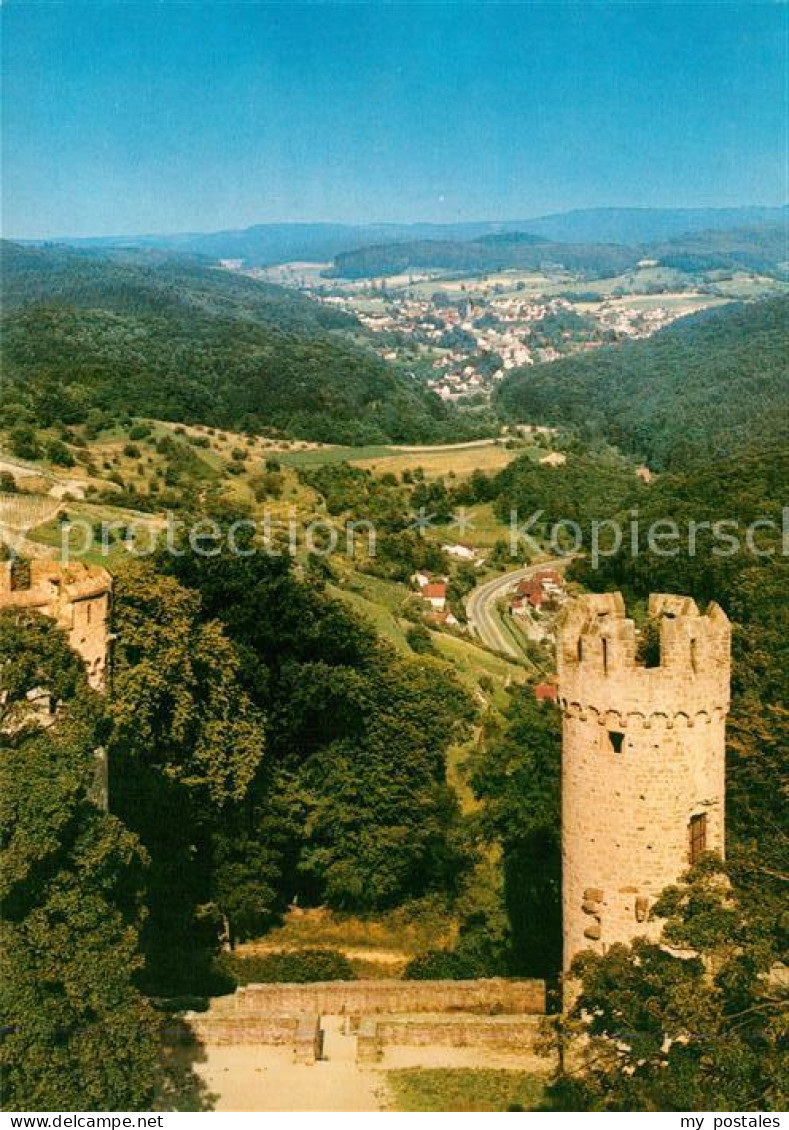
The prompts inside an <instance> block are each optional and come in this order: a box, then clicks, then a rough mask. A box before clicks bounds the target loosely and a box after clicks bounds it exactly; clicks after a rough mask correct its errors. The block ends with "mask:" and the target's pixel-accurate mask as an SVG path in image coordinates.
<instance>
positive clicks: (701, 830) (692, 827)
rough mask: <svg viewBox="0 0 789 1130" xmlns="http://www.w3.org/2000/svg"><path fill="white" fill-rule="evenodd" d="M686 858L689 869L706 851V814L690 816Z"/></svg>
mask: <svg viewBox="0 0 789 1130" xmlns="http://www.w3.org/2000/svg"><path fill="white" fill-rule="evenodd" d="M688 846H689V850H688V858H689V860H690V865H691V867H692V866H693V864H694V863H698V861H699V859H700V858H701V856H702V854H703V853H704V852H705V851H706V850H707V814H706V812H702V813H701V814H700V815H699V816H691V818H690V823H689V824H688Z"/></svg>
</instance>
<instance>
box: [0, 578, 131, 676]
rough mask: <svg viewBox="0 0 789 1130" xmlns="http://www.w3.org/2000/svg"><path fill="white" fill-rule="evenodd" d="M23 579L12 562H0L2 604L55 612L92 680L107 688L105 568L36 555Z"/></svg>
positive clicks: (49, 613) (53, 615)
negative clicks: (66, 563)
mask: <svg viewBox="0 0 789 1130" xmlns="http://www.w3.org/2000/svg"><path fill="white" fill-rule="evenodd" d="M28 570H29V572H27V575H26V576H25V577H24V579H23V580H22V581H20V580H19V579H18V577H17V574H16V573H15V571H14V565H13V563H12V562H11V561H5V562H3V563H2V564H0V609H3V608H33V609H35V610H36V611H38V612H40V613H41V614H42V615H43V616H49V617H51V618H52V619H53V620H54V621H55V622H56V624H57V625H58V627H60V628H63V629H64V631H65V632H66V635H67V636H68V642H69V645H70V646H71V647H72V648H73V650H74V651H76V652H77V654H78V655H80V656H81V658H82V660H83V662H84V664H85V668H86V670H87V673H88V682H89V683H90V685H91V686H92V687H93V688H94V689H95V690H103V688H104V682H105V678H106V674H107V656H108V652H109V626H108V616H109V607H110V592H111V589H112V581H111V578H110V575H109V573H108V572H107V570H106V569H102V568H101V567H99V566H91V565H85V564H83V563H82V562H72V563H71V564H68V565H61V564H60V563H59V562H57V561H45V560H39V559H33V560H32V561H30V562H28Z"/></svg>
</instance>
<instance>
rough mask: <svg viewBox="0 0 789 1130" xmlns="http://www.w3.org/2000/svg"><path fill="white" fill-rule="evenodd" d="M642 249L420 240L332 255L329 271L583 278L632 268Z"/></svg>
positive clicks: (516, 240)
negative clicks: (563, 273)
mask: <svg viewBox="0 0 789 1130" xmlns="http://www.w3.org/2000/svg"><path fill="white" fill-rule="evenodd" d="M641 258H642V252H641V251H639V250H638V249H636V248H629V247H624V246H621V245H619V244H614V243H609V244H605V243H589V244H575V243H555V242H554V243H552V242H549V241H548V240H543V239H535V238H534V237H533V236H532V237H528V236H527V238H524V237H523V235H522V234H521V233H517V234H515V235H514V236H508V235H501V236H497V237H496V238H495V239H484V238H483V239H477V240H473V241H472V240H465V241H456V242H450V241H441V242H439V241H437V240H424V241H421V242H417V243H390V244H385V245H381V246H376V247H364V248H361V249H360V250H358V251H349V252H347V253H346V254H344V255H338V256H337V257H336V259H335V261H334V267H333V269H332V271H331V272H330V273H331V274H332V275H336V276H338V277H339V278H347V279H356V278H375V277H378V276H380V275H398V274H405V273H408V272H409V271H412V272H417V271H425V270H448V271H463V272H486V271H502V270H507V269H509V268H521V269H523V270H536V269H539V268H542V267H559V266H561V267H565V268H567V269H568V270H572V271H578V272H580V273H582V274H585V275H587V276H588V277H589V278H601V277H604V276H610V275H618V274H620V273H621V272H622V271H627V270H629V269H630V268H631V267H635V265H636V263H637V262H638V261H639V259H641Z"/></svg>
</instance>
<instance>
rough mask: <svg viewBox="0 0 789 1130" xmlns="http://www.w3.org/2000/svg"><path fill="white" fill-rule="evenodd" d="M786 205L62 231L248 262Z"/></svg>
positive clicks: (579, 236)
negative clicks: (150, 231) (114, 232)
mask: <svg viewBox="0 0 789 1130" xmlns="http://www.w3.org/2000/svg"><path fill="white" fill-rule="evenodd" d="M787 214H788V213H787V209H786V208H762V207H746V208H585V209H579V210H576V211H572V212H557V213H554V214H551V215H546V216H538V217H534V218H532V219H528V218H526V219H518V220H501V221H498V220H487V221H478V222H467V223H444V224H442V223H414V224H396V223H395V224H310V223H305V224H255V225H253V226H252V227H248V228H239V229H231V230H227V231H218V232H185V233H180V234H164V235H140V236H102V237H97V238H94V239H66V238H64V239H62V240H60V241H59V242H61V243H63V244H68V245H70V246H81V247H98V248H106V247H111V246H112V247H126V248H158V249H164V250H170V251H175V252H178V253H179V254H191V255H203V256H207V257H208V258H211V259H242V260H244V262H245V263H247V264H248V265H250V266H266V265H268V264H271V263H283V262H287V261H290V260H298V259H306V260H313V261H317V262H327V261H331V260H333V259H335V258H336V257H337V256H338V255H344V254H346V253H347V252H350V251H356V250H358V249H359V248H363V247H372V246H377V245H382V244H391V243H414V242H417V243H419V242H423V241H425V240H430V241H434V240H435V241H439V242H455V241H468V240H477V239H480V238H482V237H484V236H488V235H495V234H498V233H504V234H506V233H508V232H528V233H531V234H533V235H536V236H541V237H543V238H544V239H547V240H550V241H556V242H563V243H621V244H634V243H645V242H649V241H653V240H665V239H671V238H673V237H674V236H677V235H681V234H684V233H686V232H694V231H701V230H704V229H726V228H741V227H750V226H753V225H760V224H779V223H786V220H787Z"/></svg>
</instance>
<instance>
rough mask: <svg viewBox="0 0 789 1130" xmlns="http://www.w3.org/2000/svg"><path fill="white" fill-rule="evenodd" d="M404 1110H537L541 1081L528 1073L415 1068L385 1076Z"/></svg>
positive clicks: (397, 1107)
mask: <svg viewBox="0 0 789 1130" xmlns="http://www.w3.org/2000/svg"><path fill="white" fill-rule="evenodd" d="M386 1079H387V1082H388V1083H389V1086H390V1088H391V1090H392V1095H393V1098H394V1109H395V1110H401V1111H417V1110H418V1111H427V1112H436V1111H458V1112H466V1111H482V1110H487V1111H499V1112H501V1111H509V1110H513V1109H515V1110H538V1109H539V1108H540V1104H541V1103H542V1100H543V1096H544V1094H545V1083H544V1081H543V1080H542V1079H539V1078H537V1077H536V1076H534V1075H530V1074H528V1072H525V1071H506V1070H498V1071H497V1070H484V1069H479V1070H471V1069H468V1070H465V1069H462V1068H461V1069H458V1068H430V1069H426V1068H412V1069H408V1070H404V1071H389V1072H387V1076H386Z"/></svg>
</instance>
